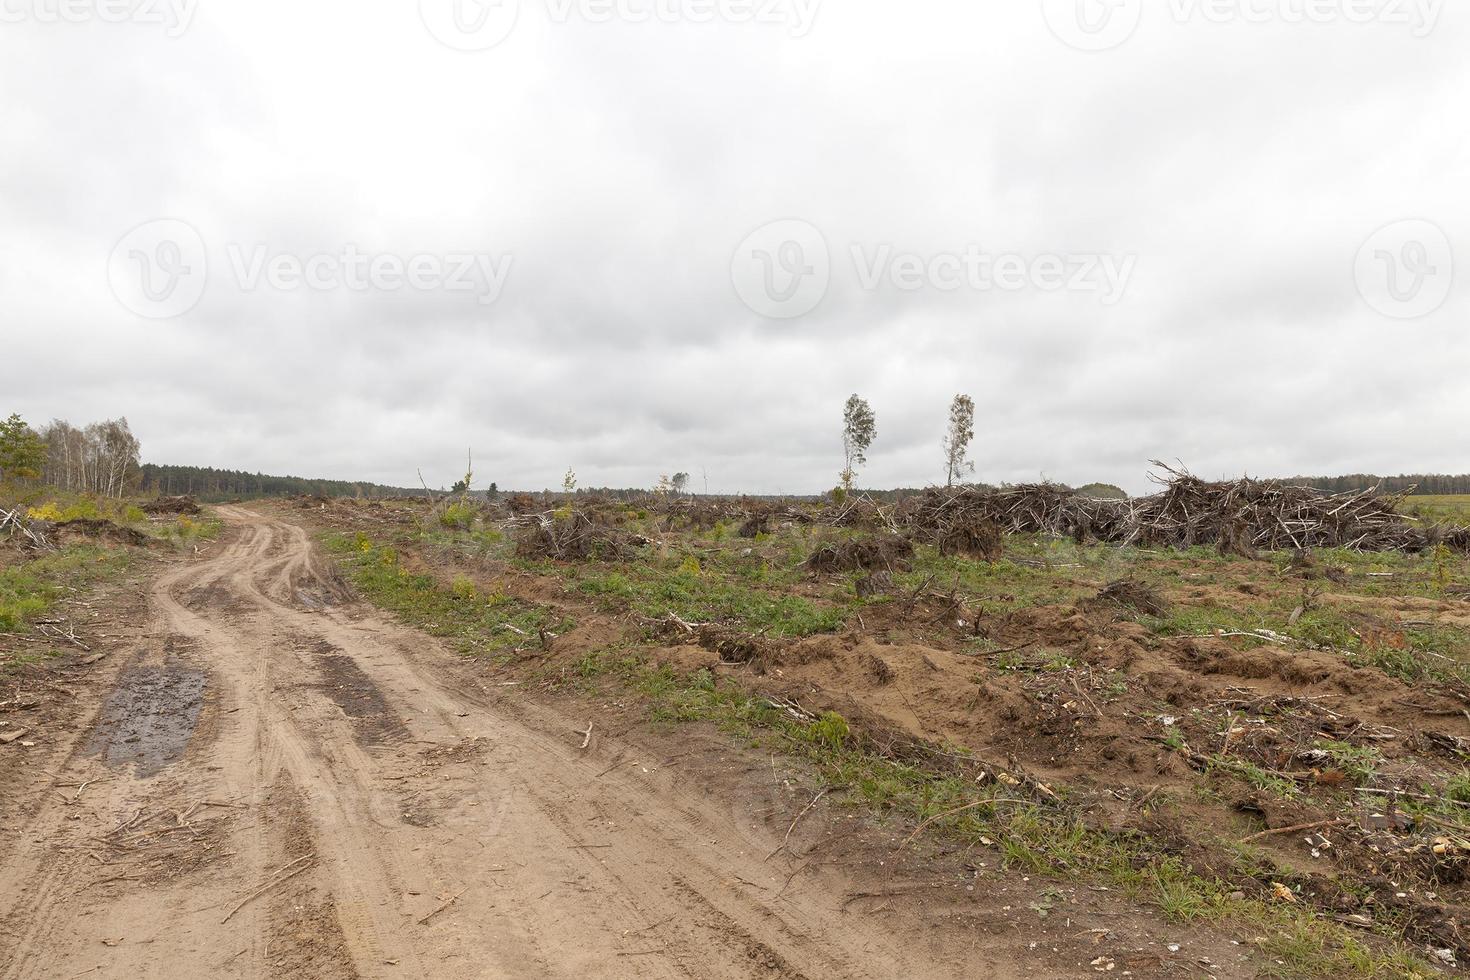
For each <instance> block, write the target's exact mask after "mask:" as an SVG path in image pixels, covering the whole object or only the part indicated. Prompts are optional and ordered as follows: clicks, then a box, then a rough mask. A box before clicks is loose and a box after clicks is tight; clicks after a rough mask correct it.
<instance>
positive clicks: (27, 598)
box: [0, 543, 134, 666]
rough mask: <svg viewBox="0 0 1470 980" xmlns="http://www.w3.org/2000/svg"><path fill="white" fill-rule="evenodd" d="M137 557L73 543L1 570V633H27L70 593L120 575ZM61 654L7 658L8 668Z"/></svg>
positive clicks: (47, 652) (49, 652)
mask: <svg viewBox="0 0 1470 980" xmlns="http://www.w3.org/2000/svg"><path fill="white" fill-rule="evenodd" d="M133 561H134V556H133V554H132V553H131V552H129V551H128V550H127V549H126V548H103V547H98V546H96V545H92V544H82V543H77V544H72V545H68V546H67V547H65V548H64V549H62V550H61V551H59V552H52V553H48V554H44V555H42V556H40V557H38V558H33V559H31V560H29V561H24V562H21V563H19V564H16V565H8V566H5V567H0V633H17V632H20V631H22V630H25V629H26V628H27V626H28V625H29V624H30V623H31V622H32V621H34V620H36V619H39V618H41V617H42V616H44V615H45V614H46V613H48V612H50V611H51V609H52V607H53V606H54V605H55V603H56V602H57V601H58V600H59V599H61V598H62V596H64V595H65V594H66V593H67V592H68V591H79V590H81V589H84V588H86V587H87V586H89V585H92V584H95V583H97V582H100V581H103V580H105V579H108V578H112V577H115V576H118V575H121V574H122V573H123V572H125V571H126V570H127V569H128V568H130V567H131V566H132V563H133ZM58 652H59V651H55V650H33V651H27V652H26V653H24V654H12V655H9V656H7V657H6V658H5V661H4V663H5V665H6V666H14V665H18V664H22V663H38V662H40V661H42V660H45V659H48V658H50V657H53V656H55V655H56V654H57V653H58Z"/></svg>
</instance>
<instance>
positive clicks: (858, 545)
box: [806, 534, 914, 572]
mask: <svg viewBox="0 0 1470 980" xmlns="http://www.w3.org/2000/svg"><path fill="white" fill-rule="evenodd" d="M913 557H914V545H913V542H911V541H909V540H908V539H907V538H901V537H899V536H898V535H896V534H889V535H883V536H881V537H872V538H858V539H856V540H853V541H843V542H840V543H838V544H827V545H823V546H822V547H820V548H818V549H817V550H816V551H814V552H812V555H811V557H810V558H808V559H807V560H806V567H807V568H808V569H810V570H811V571H814V572H856V571H864V572H873V571H885V572H893V571H905V570H906V569H908V567H909V559H911V558H913Z"/></svg>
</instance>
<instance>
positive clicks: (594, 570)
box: [565, 558, 848, 637]
mask: <svg viewBox="0 0 1470 980" xmlns="http://www.w3.org/2000/svg"><path fill="white" fill-rule="evenodd" d="M565 572H566V574H568V575H569V576H570V577H571V579H572V581H573V583H574V584H575V587H576V588H577V589H578V590H579V591H581V592H583V593H584V594H586V595H589V596H595V597H598V598H600V599H603V600H605V601H607V602H609V603H610V604H614V605H618V606H627V607H629V608H632V609H634V610H636V611H637V612H638V613H640V614H641V615H644V616H648V617H650V618H654V619H658V618H661V617H664V616H668V615H670V614H672V615H675V616H678V617H679V618H680V619H683V620H686V621H698V622H711V621H713V622H723V623H732V624H737V625H739V626H741V627H742V628H745V629H748V630H751V631H754V632H760V633H765V634H767V635H770V636H785V637H800V636H811V635H813V634H816V633H831V632H833V631H835V630H837V629H840V628H841V627H842V625H843V623H844V622H846V619H847V615H848V607H847V606H846V605H838V604H825V603H819V602H815V601H813V600H811V599H807V598H805V597H803V596H798V595H790V594H786V593H781V592H776V591H773V590H771V589H767V588H764V587H761V586H756V585H751V584H748V583H746V582H743V581H740V580H738V579H735V578H733V577H731V576H728V575H725V574H721V573H720V572H719V571H718V570H716V569H712V568H709V567H701V566H700V565H698V564H691V563H689V562H688V561H686V560H685V558H679V559H677V564H675V559H666V560H664V561H662V562H654V561H651V562H649V563H646V564H639V565H628V566H619V567H610V566H581V567H573V568H568V569H566V570H565Z"/></svg>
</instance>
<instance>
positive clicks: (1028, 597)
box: [893, 540, 1096, 608]
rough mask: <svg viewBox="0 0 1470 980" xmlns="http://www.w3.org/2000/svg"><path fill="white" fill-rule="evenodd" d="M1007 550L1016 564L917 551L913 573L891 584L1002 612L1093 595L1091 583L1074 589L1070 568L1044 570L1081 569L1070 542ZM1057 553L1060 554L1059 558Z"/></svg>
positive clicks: (1009, 545)
mask: <svg viewBox="0 0 1470 980" xmlns="http://www.w3.org/2000/svg"><path fill="white" fill-rule="evenodd" d="M1007 548H1008V549H1009V550H1010V552H1011V553H1014V554H1015V555H1016V558H1017V560H1015V561H1013V560H1011V558H1002V559H1001V560H1000V561H997V562H994V563H992V562H986V561H978V560H976V559H972V558H964V557H961V556H958V555H941V554H940V553H939V550H938V549H937V548H934V547H932V546H930V545H919V546H918V548H917V549H915V553H914V559H913V564H912V568H911V569H910V570H909V571H907V572H902V573H900V574H898V575H895V576H894V577H893V578H894V583H895V584H896V585H897V586H898V587H899V589H900V590H904V591H914V590H916V589H918V588H920V587H921V586H923V585H924V584H925V583H926V582H927V583H929V586H930V587H931V588H935V589H940V590H945V591H947V590H948V589H950V588H951V587H954V588H955V589H956V591H958V592H960V593H963V594H966V595H970V596H974V597H976V598H977V599H980V600H981V601H982V602H984V601H989V602H995V603H1001V604H1003V605H1004V606H1005V608H1017V607H1023V606H1041V605H1054V604H1060V603H1067V602H1076V601H1077V600H1078V599H1081V598H1083V597H1084V596H1086V595H1089V594H1092V593H1093V592H1096V588H1095V587H1093V586H1092V585H1091V584H1090V583H1077V582H1074V581H1072V580H1071V579H1070V578H1069V574H1068V573H1070V572H1072V571H1074V570H1073V569H1071V568H1056V567H1052V568H1048V567H1047V563H1048V562H1049V561H1051V560H1057V564H1060V565H1071V564H1082V562H1080V561H1060V559H1063V558H1067V559H1078V558H1079V555H1078V554H1077V553H1076V551H1077V550H1078V549H1077V546H1076V545H1074V544H1072V543H1071V542H1056V541H1049V542H1046V543H1045V544H1043V543H1042V542H1040V541H1038V542H1035V543H1033V545H1032V546H1031V547H1029V548H1025V549H1021V548H1015V547H1013V545H1012V542H1011V541H1009V540H1008V541H1007ZM1058 549H1060V553H1058ZM1023 553H1024V554H1025V555H1026V557H1028V558H1032V557H1034V559H1035V560H1036V561H1037V562H1038V563H1039V564H1038V565H1037V566H1032V565H1029V564H1024V563H1022V562H1020V561H1019V559H1020V557H1021V556H1022V554H1023Z"/></svg>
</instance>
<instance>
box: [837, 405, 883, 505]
mask: <svg viewBox="0 0 1470 980" xmlns="http://www.w3.org/2000/svg"><path fill="white" fill-rule="evenodd" d="M877 435H878V423H877V419H876V418H875V417H874V415H873V409H872V407H871V406H870V405H869V404H868V403H867V401H865V400H864V399H862V398H859V397H858V396H857V395H853V396H851V397H850V398H848V399H847V405H846V406H845V407H844V409H843V412H842V458H843V466H842V489H844V490H851V489H852V481H853V478H854V477H855V476H856V475H857V468H858V467H859V466H861V465H863V464H864V463H866V462H867V461H868V447H870V446H872V445H873V440H874V439H875V438H876V437H877Z"/></svg>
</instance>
